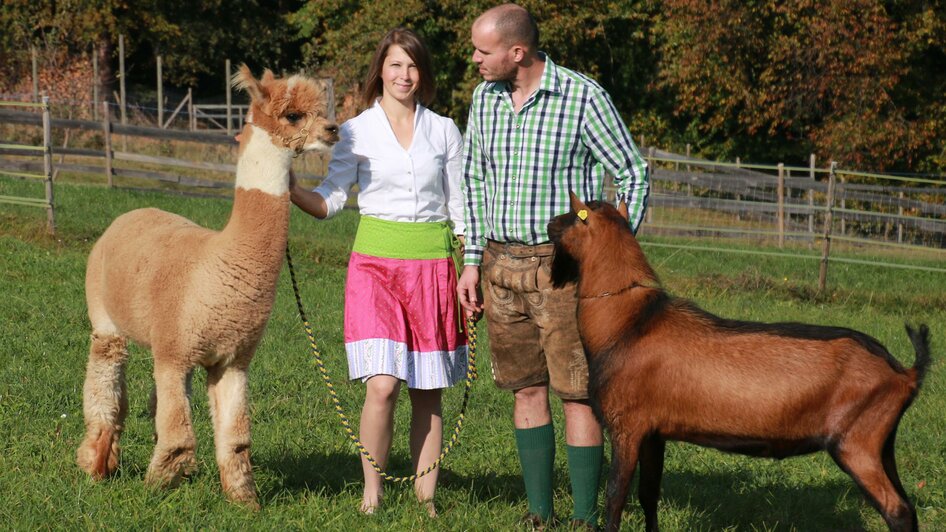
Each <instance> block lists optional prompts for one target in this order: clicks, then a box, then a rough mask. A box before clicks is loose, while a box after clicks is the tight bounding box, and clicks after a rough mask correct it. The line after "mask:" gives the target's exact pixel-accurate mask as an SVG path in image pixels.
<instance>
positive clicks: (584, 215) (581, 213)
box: [575, 209, 588, 222]
mask: <svg viewBox="0 0 946 532" xmlns="http://www.w3.org/2000/svg"><path fill="white" fill-rule="evenodd" d="M575 214H577V215H578V217H579V218H581V221H583V222H584V221H585V220H587V219H588V211H586V210H585V209H582V210H580V211H578V212H577V213H575Z"/></svg>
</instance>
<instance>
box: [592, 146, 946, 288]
mask: <svg viewBox="0 0 946 532" xmlns="http://www.w3.org/2000/svg"><path fill="white" fill-rule="evenodd" d="M646 154H647V160H648V163H649V166H650V169H651V191H650V197H649V202H648V205H649V206H648V209H647V213H646V217H645V221H644V224H643V225H642V229H641V231H642V232H643V234H647V235H655V236H661V237H667V238H662V239H661V241H662V242H663V243H661V244H654V245H662V246H669V247H681V248H694V247H696V245H695V244H694V239H698V240H699V247H700V248H701V249H714V250H717V251H733V250H734V249H739V251H740V252H745V253H754V252H757V253H760V254H766V255H772V254H776V255H788V256H794V257H804V258H811V259H819V260H820V261H821V264H822V266H821V274H820V277H821V280H820V288H822V289H823V288H824V277H825V275H826V272H825V270H826V268H827V264H828V262H829V261H831V262H849V263H860V264H875V265H883V266H894V267H901V268H912V269H918V270H927V271H935V272H940V273H946V181H939V180H932V179H916V178H905V177H898V176H891V175H883V174H872V173H865V172H851V171H844V170H840V169H838V168H837V167H836V165H834V164H833V163H830V164H828V165H827V166H826V167H823V168H818V167H816V166H815V165H814V164H813V163H812V164H811V166H809V167H793V166H787V165H784V164H778V165H755V164H752V165H747V164H741V163H725V162H718V161H706V160H702V159H697V158H691V157H685V156H681V155H676V154H673V153H669V152H662V151H659V150H656V149H654V148H650V149H648V150H646ZM812 161H813V159H812ZM606 191H607V192H608V194H610V195H613V193H614V188H613V186H611V185H608V186H607V187H606ZM612 197H613V196H612ZM723 241H725V242H726V243H725V244H723V245H720V246H716V247H712V246H713V242H720V243H721V244H722V242H723ZM673 242H676V243H673ZM734 244H735V245H734ZM740 244H741V245H740ZM707 245H709V246H710V247H707ZM764 247H768V248H770V249H771V248H775V251H767V250H764V249H762V248H764ZM832 247H835V248H837V249H836V250H832ZM833 251H835V252H833ZM904 258H908V259H915V258H920V259H925V261H924V262H922V263H919V264H918V263H916V262H915V261H910V260H902V259H904Z"/></svg>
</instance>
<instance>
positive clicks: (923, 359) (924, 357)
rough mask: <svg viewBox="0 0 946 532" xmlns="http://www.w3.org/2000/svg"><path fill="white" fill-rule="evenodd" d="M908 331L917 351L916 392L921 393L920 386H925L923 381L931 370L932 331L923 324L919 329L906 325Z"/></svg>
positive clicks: (914, 368) (914, 367)
mask: <svg viewBox="0 0 946 532" xmlns="http://www.w3.org/2000/svg"><path fill="white" fill-rule="evenodd" d="M906 329H907V336H909V337H910V342H911V343H912V344H913V350H914V351H916V362H914V363H913V371H914V372H916V390H917V391H919V390H920V386H922V385H923V379H924V378H926V372H927V370H928V369H929V368H930V362H931V359H930V329H929V327H927V326H926V325H925V324H921V325H920V327H919V329H914V328H913V327H910V326H909V325H906ZM914 393H916V392H914Z"/></svg>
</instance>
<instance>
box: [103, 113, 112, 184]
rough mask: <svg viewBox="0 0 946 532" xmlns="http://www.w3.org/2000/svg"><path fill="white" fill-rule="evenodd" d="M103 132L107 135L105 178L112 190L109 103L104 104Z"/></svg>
mask: <svg viewBox="0 0 946 532" xmlns="http://www.w3.org/2000/svg"><path fill="white" fill-rule="evenodd" d="M102 131H103V133H104V134H105V177H106V178H107V180H108V187H109V188H112V186H114V184H113V183H112V123H111V122H110V121H109V119H108V102H107V101H106V102H102Z"/></svg>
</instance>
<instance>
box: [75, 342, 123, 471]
mask: <svg viewBox="0 0 946 532" xmlns="http://www.w3.org/2000/svg"><path fill="white" fill-rule="evenodd" d="M127 360H128V349H127V345H126V342H125V339H124V338H122V337H120V336H115V335H106V334H96V333H92V344H91V346H90V348H89V363H88V367H87V368H86V375H85V386H84V388H83V392H82V396H83V398H82V399H83V413H84V415H85V430H86V433H85V439H84V440H83V441H82V444H81V445H80V446H79V449H78V450H77V451H76V462H77V463H78V464H79V467H80V468H82V470H83V471H85V472H86V473H88V474H89V475H91V476H92V478H94V479H96V480H98V479H102V478H105V477H107V476H109V475H111V474H112V473H114V472H115V470H116V469H118V458H119V455H120V448H119V445H118V439H119V437H121V433H122V429H123V428H124V423H125V415H126V414H127V413H128V396H127V393H126V390H125V362H126V361H127Z"/></svg>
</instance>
